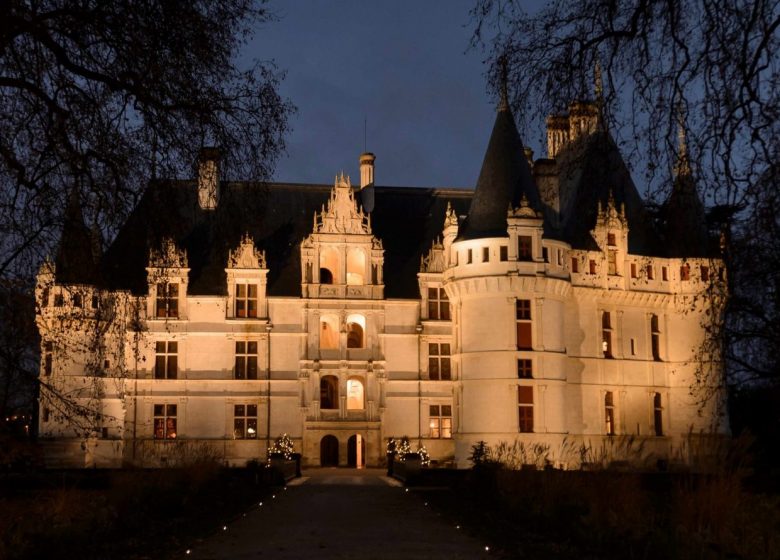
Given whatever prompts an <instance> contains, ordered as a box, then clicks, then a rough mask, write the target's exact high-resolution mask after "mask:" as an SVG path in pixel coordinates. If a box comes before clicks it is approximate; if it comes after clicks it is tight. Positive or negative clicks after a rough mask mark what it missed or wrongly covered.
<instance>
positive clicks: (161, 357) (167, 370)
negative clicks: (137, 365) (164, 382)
mask: <svg viewBox="0 0 780 560" xmlns="http://www.w3.org/2000/svg"><path fill="white" fill-rule="evenodd" d="M178 348H179V343H178V342H172V341H164V340H160V341H158V342H157V345H156V347H155V353H156V356H155V361H154V378H155V379H176V371H177V369H178V360H177V357H176V353H177V352H178Z"/></svg>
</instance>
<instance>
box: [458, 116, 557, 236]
mask: <svg viewBox="0 0 780 560" xmlns="http://www.w3.org/2000/svg"><path fill="white" fill-rule="evenodd" d="M523 196H525V197H526V198H527V199H528V202H529V203H530V205H531V207H532V208H534V209H536V210H542V203H541V199H540V197H539V189H538V188H537V187H536V184H535V182H534V179H533V177H532V175H531V169H530V167H529V165H528V161H527V159H526V157H525V154H524V151H523V142H522V141H521V140H520V134H519V133H518V132H517V126H516V125H515V120H514V117H513V116H512V111H511V110H510V109H509V106H508V105H505V104H502V106H501V108H499V110H498V112H497V113H496V121H495V123H494V125H493V132H492V133H491V135H490V142H489V143H488V147H487V151H486V152H485V158H484V160H483V162H482V169H481V170H480V172H479V179H477V187H476V189H475V191H474V200H473V202H472V204H471V208H470V210H469V214H468V216H467V217H466V220H465V221H464V222H463V224H461V227H460V229H459V232H458V239H481V238H487V237H507V236H508V234H507V221H506V216H507V210H508V209H509V204H510V203H511V204H512V207H514V208H516V207H518V206H520V199H521V198H522V197H523Z"/></svg>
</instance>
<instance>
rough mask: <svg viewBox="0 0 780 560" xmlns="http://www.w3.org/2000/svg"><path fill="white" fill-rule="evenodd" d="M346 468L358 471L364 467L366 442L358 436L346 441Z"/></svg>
mask: <svg viewBox="0 0 780 560" xmlns="http://www.w3.org/2000/svg"><path fill="white" fill-rule="evenodd" d="M347 466H349V467H352V468H358V469H362V468H363V467H365V466H366V440H365V439H364V438H363V436H361V435H360V434H355V435H353V436H349V439H348V440H347Z"/></svg>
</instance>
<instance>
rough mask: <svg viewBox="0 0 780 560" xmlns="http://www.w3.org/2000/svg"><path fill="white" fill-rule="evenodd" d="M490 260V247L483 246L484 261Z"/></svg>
mask: <svg viewBox="0 0 780 560" xmlns="http://www.w3.org/2000/svg"><path fill="white" fill-rule="evenodd" d="M489 261H490V248H489V247H482V262H483V263H486V262H489Z"/></svg>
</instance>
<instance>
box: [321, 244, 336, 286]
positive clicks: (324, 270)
mask: <svg viewBox="0 0 780 560" xmlns="http://www.w3.org/2000/svg"><path fill="white" fill-rule="evenodd" d="M338 270H339V255H338V253H337V252H336V251H335V250H334V249H325V250H324V251H322V252H321V253H320V284H336V283H337V282H338Z"/></svg>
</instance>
